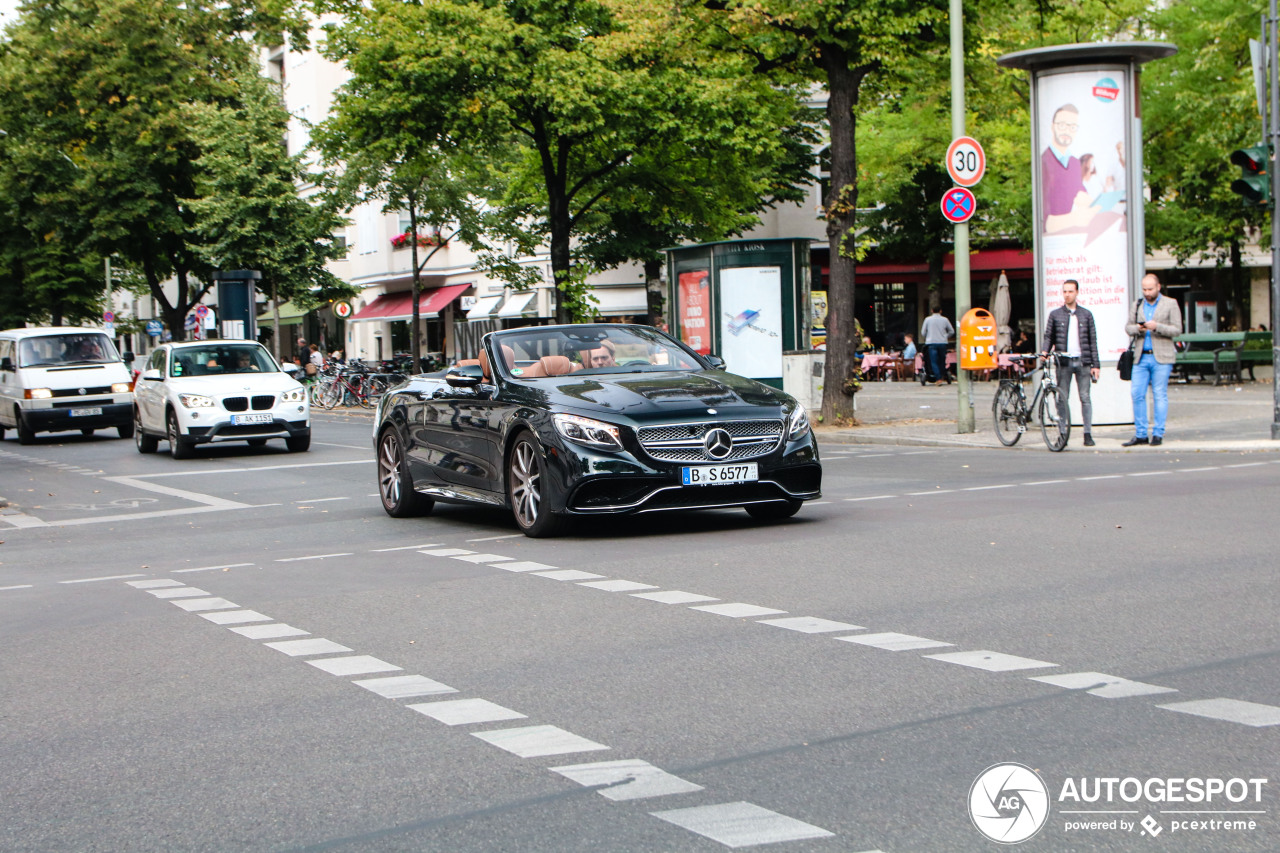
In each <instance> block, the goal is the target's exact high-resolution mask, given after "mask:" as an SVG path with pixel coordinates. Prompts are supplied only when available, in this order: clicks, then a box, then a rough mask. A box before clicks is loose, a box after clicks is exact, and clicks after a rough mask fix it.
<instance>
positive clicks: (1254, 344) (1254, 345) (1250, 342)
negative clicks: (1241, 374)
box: [1240, 332, 1274, 379]
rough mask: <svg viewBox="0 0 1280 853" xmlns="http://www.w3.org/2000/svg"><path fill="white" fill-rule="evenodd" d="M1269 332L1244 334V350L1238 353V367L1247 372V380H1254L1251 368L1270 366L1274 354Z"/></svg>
mask: <svg viewBox="0 0 1280 853" xmlns="http://www.w3.org/2000/svg"><path fill="white" fill-rule="evenodd" d="M1273 346H1274V345H1273V344H1272V342H1271V333H1270V332H1245V333H1244V349H1243V350H1241V351H1240V365H1241V367H1242V369H1245V370H1248V371H1249V378H1250V379H1256V377H1255V376H1254V375H1253V368H1254V367H1255V366H1257V365H1259V364H1271V362H1272V356H1273V354H1274V352H1273V350H1272V347H1273Z"/></svg>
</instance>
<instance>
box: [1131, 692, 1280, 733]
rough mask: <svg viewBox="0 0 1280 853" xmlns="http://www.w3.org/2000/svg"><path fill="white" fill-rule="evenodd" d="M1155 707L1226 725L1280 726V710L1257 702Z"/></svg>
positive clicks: (1205, 701) (1216, 701)
mask: <svg viewBox="0 0 1280 853" xmlns="http://www.w3.org/2000/svg"><path fill="white" fill-rule="evenodd" d="M1156 707H1157V708H1164V709H1165V710H1166V711H1177V712H1178V713H1179V714H1194V715H1195V716H1197V717H1208V718H1209V719H1211V720H1226V721H1227V722H1228V723H1241V724H1243V725H1246V726H1254V727H1255V728H1262V727H1263V726H1280V708H1277V707H1276V706H1275V705H1262V704H1259V703H1257V702H1243V701H1241V700H1239V699H1222V698H1218V699H1199V700H1196V701H1194V702H1174V703H1172V704H1169V705H1157V706H1156Z"/></svg>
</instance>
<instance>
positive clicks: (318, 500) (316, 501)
mask: <svg viewBox="0 0 1280 853" xmlns="http://www.w3.org/2000/svg"><path fill="white" fill-rule="evenodd" d="M349 500H351V498H312V499H311V500H309V501H294V503H296V504H322V503H326V502H328V501H349Z"/></svg>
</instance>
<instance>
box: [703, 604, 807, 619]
mask: <svg viewBox="0 0 1280 853" xmlns="http://www.w3.org/2000/svg"><path fill="white" fill-rule="evenodd" d="M689 609H690V610H701V611H703V612H704V613H715V614H716V615H717V616H729V617H732V618H734V619H742V618H744V617H747V616H772V615H773V614H775V613H786V612H787V611H785V610H775V609H774V608H772V607H761V606H760V605H758V604H743V603H742V602H740V601H735V602H732V603H730V604H703V605H699V606H698V607H690V608H689Z"/></svg>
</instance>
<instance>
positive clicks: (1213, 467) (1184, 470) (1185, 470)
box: [1177, 465, 1221, 474]
mask: <svg viewBox="0 0 1280 853" xmlns="http://www.w3.org/2000/svg"><path fill="white" fill-rule="evenodd" d="M1220 467H1221V466H1220V465H1210V466H1208V467H1206V468H1178V469H1177V470H1178V471H1181V472H1182V473H1183V474H1194V473H1196V472H1198V471H1217V470H1218V469H1219V468H1220Z"/></svg>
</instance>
